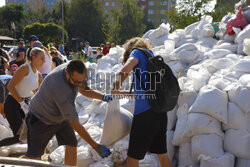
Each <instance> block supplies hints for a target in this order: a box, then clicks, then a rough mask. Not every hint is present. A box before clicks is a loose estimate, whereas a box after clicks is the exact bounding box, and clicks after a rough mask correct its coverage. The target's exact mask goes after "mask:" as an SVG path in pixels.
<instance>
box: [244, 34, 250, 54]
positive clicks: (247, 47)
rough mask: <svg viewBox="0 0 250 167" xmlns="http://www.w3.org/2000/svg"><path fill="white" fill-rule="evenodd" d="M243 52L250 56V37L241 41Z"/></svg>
mask: <svg viewBox="0 0 250 167" xmlns="http://www.w3.org/2000/svg"><path fill="white" fill-rule="evenodd" d="M243 52H244V53H246V55H249V56H250V38H246V39H244V41H243Z"/></svg>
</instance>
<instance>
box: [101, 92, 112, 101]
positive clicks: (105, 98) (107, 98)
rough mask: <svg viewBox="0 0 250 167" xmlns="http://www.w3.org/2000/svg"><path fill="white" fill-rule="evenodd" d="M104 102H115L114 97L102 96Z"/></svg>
mask: <svg viewBox="0 0 250 167" xmlns="http://www.w3.org/2000/svg"><path fill="white" fill-rule="evenodd" d="M102 100H103V101H106V102H109V101H111V100H113V98H112V95H108V94H105V95H103V96H102Z"/></svg>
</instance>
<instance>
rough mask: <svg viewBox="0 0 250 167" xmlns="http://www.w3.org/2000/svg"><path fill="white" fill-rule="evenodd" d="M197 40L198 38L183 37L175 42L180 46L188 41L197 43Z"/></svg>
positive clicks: (176, 45)
mask: <svg viewBox="0 0 250 167" xmlns="http://www.w3.org/2000/svg"><path fill="white" fill-rule="evenodd" d="M196 41H197V40H196V39H193V38H183V39H181V40H180V41H179V42H178V43H177V44H175V47H176V48H178V47H180V46H182V45H184V44H186V43H195V42H196Z"/></svg>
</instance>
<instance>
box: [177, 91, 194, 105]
mask: <svg viewBox="0 0 250 167" xmlns="http://www.w3.org/2000/svg"><path fill="white" fill-rule="evenodd" d="M196 97H197V93H196V92H184V91H182V92H180V94H179V97H178V102H177V104H178V106H182V105H183V104H185V103H186V104H187V105H188V108H189V107H190V106H191V105H192V104H193V103H194V101H195V99H196Z"/></svg>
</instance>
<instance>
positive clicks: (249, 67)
mask: <svg viewBox="0 0 250 167" xmlns="http://www.w3.org/2000/svg"><path fill="white" fill-rule="evenodd" d="M232 70H233V71H239V72H249V71H250V60H249V59H240V60H239V61H238V62H237V63H235V65H234V66H233V68H232Z"/></svg>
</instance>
